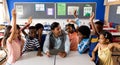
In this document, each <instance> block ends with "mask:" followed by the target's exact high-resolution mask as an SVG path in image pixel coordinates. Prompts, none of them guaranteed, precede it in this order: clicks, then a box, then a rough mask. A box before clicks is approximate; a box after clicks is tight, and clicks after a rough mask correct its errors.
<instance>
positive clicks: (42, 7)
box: [35, 4, 45, 11]
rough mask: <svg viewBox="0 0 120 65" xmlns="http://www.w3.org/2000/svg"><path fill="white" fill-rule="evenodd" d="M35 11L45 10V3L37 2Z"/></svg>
mask: <svg viewBox="0 0 120 65" xmlns="http://www.w3.org/2000/svg"><path fill="white" fill-rule="evenodd" d="M35 11H45V5H44V4H35Z"/></svg>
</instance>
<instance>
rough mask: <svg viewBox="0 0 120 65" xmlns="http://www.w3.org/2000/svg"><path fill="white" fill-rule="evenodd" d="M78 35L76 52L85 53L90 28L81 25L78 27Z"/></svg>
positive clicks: (87, 46)
mask: <svg viewBox="0 0 120 65" xmlns="http://www.w3.org/2000/svg"><path fill="white" fill-rule="evenodd" d="M78 36H79V44H78V52H79V53H80V54H82V53H85V52H86V51H87V50H88V48H89V44H88V42H89V36H90V29H89V27H88V26H85V25H82V26H80V27H79V28H78Z"/></svg>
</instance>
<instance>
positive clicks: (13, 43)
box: [3, 9, 24, 65]
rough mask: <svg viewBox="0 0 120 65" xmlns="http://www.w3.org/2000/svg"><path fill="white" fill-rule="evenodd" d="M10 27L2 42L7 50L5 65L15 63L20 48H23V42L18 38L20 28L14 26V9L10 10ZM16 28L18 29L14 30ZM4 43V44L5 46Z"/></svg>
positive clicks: (19, 53) (20, 50) (18, 56)
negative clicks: (11, 18)
mask: <svg viewBox="0 0 120 65" xmlns="http://www.w3.org/2000/svg"><path fill="white" fill-rule="evenodd" d="M12 17H13V20H12V27H10V29H9V31H6V32H8V33H7V34H6V35H8V36H6V39H4V40H3V41H6V42H5V43H6V48H7V50H8V57H7V62H6V65H12V64H13V63H14V62H15V61H17V60H18V59H19V58H20V56H21V52H22V46H23V44H22V43H23V42H24V41H23V40H22V39H21V38H20V28H19V27H18V26H16V11H15V9H13V10H12ZM16 27H18V29H17V28H16ZM5 43H4V44H5Z"/></svg>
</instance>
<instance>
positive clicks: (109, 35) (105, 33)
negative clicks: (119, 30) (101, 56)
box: [100, 30, 113, 42]
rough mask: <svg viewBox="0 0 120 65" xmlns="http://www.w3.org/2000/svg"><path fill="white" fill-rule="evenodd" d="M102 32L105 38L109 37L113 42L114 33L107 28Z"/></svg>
mask: <svg viewBox="0 0 120 65" xmlns="http://www.w3.org/2000/svg"><path fill="white" fill-rule="evenodd" d="M100 34H102V35H103V36H104V37H105V39H109V41H110V42H112V39H113V38H112V34H111V33H110V32H108V31H106V30H104V31H102V32H101V33H100Z"/></svg>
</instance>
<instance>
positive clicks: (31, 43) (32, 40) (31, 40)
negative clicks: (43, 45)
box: [22, 19, 42, 56]
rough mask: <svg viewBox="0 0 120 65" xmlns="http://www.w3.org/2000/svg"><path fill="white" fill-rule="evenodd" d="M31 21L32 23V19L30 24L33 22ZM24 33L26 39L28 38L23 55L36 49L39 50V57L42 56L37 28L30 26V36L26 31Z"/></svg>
mask: <svg viewBox="0 0 120 65" xmlns="http://www.w3.org/2000/svg"><path fill="white" fill-rule="evenodd" d="M31 21H32V19H30V20H29V21H28V22H31ZM22 32H23V34H24V35H25V38H26V41H25V44H24V48H23V53H24V52H25V51H34V50H35V49H36V48H38V53H37V55H38V56H42V54H41V50H40V45H39V41H38V39H37V38H36V28H35V26H30V27H29V32H28V34H27V33H26V32H25V31H24V29H22Z"/></svg>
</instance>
